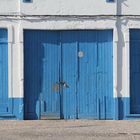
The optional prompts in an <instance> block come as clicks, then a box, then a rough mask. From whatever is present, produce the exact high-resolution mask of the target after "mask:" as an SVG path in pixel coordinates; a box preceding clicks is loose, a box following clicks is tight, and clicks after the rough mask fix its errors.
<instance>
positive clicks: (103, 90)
mask: <svg viewBox="0 0 140 140" xmlns="http://www.w3.org/2000/svg"><path fill="white" fill-rule="evenodd" d="M112 37H113V35H112V31H106V32H103V31H100V32H98V39H97V42H98V57H97V59H98V60H97V61H98V65H97V92H98V100H99V101H98V103H99V108H98V109H99V119H107V118H108V119H113V94H112V93H113V47H112V46H113V45H112V40H113V39H112Z"/></svg>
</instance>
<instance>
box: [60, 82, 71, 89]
mask: <svg viewBox="0 0 140 140" xmlns="http://www.w3.org/2000/svg"><path fill="white" fill-rule="evenodd" d="M60 85H62V86H63V87H65V88H69V85H68V84H67V83H66V82H64V81H61V82H60Z"/></svg>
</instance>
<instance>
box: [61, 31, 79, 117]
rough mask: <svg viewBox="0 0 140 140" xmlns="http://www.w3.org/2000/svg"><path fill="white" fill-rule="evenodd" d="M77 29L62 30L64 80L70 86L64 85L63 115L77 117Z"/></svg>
mask: <svg viewBox="0 0 140 140" xmlns="http://www.w3.org/2000/svg"><path fill="white" fill-rule="evenodd" d="M77 35H78V34H77V31H62V32H61V43H62V44H61V47H62V56H61V57H62V77H61V79H62V81H64V82H66V83H67V85H68V87H63V92H62V95H63V117H64V119H74V118H77V76H78V75H77V73H78V61H77V60H78V57H77V52H78V45H77V41H78V38H77Z"/></svg>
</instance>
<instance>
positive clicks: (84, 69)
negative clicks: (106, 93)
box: [78, 31, 97, 119]
mask: <svg viewBox="0 0 140 140" xmlns="http://www.w3.org/2000/svg"><path fill="white" fill-rule="evenodd" d="M78 42H79V48H78V52H79V53H80V52H81V53H83V56H82V57H78V61H79V71H78V72H79V74H78V118H94V119H97V91H96V86H97V85H96V84H97V83H96V76H97V72H96V66H97V34H96V31H80V32H79V39H78Z"/></svg>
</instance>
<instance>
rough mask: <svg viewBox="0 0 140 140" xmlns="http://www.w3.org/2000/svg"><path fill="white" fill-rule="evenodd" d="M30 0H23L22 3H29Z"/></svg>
mask: <svg viewBox="0 0 140 140" xmlns="http://www.w3.org/2000/svg"><path fill="white" fill-rule="evenodd" d="M31 1H32V0H23V2H31Z"/></svg>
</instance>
